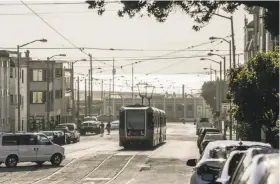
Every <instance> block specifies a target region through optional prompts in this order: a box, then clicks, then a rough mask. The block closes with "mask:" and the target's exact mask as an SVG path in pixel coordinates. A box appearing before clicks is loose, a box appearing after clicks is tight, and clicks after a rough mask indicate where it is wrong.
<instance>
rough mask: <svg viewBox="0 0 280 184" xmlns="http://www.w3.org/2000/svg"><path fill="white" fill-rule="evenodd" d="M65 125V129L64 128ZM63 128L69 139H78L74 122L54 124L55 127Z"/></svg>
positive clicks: (78, 133) (77, 140)
mask: <svg viewBox="0 0 280 184" xmlns="http://www.w3.org/2000/svg"><path fill="white" fill-rule="evenodd" d="M65 127H66V128H67V129H65ZM59 128H63V129H65V130H67V132H68V133H70V139H71V141H72V142H79V141H80V132H79V131H78V127H77V125H76V124H75V123H63V124H59V125H57V126H56V129H59Z"/></svg>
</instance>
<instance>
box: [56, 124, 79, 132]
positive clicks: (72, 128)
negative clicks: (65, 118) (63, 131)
mask: <svg viewBox="0 0 280 184" xmlns="http://www.w3.org/2000/svg"><path fill="white" fill-rule="evenodd" d="M65 127H67V128H68V129H69V130H70V131H73V130H74V129H75V126H74V125H70V124H67V125H65V124H64V125H58V126H57V128H65Z"/></svg>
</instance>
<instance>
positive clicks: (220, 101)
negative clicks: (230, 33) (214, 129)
mask: <svg viewBox="0 0 280 184" xmlns="http://www.w3.org/2000/svg"><path fill="white" fill-rule="evenodd" d="M211 54H212V53H211ZM211 54H208V55H211ZM200 60H208V61H212V62H214V63H217V64H219V65H220V82H219V90H217V91H219V94H220V95H217V96H219V100H218V99H217V101H216V103H217V112H220V108H221V106H222V98H221V94H222V85H221V79H222V62H221V61H220V62H218V61H215V60H213V59H210V58H200ZM216 82H217V84H218V81H216ZM217 87H218V86H217Z"/></svg>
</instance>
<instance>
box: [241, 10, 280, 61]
mask: <svg viewBox="0 0 280 184" xmlns="http://www.w3.org/2000/svg"><path fill="white" fill-rule="evenodd" d="M266 11H267V10H266V9H264V8H262V7H254V8H251V9H250V11H249V12H250V14H251V15H252V16H253V20H252V21H251V22H248V19H247V18H245V20H244V21H245V26H244V61H245V64H246V62H247V61H248V59H249V58H250V57H255V56H256V54H257V52H259V51H263V52H267V51H269V50H274V48H275V46H278V45H279V41H278V40H279V36H276V37H275V36H272V35H271V34H270V33H269V32H268V31H267V30H266V29H265V26H264V20H263V18H262V17H263V15H264V14H265V12H266Z"/></svg>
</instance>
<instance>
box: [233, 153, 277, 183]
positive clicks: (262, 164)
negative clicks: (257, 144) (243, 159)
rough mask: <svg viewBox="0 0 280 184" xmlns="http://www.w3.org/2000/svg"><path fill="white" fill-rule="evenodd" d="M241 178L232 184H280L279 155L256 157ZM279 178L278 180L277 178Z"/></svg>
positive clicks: (244, 170)
mask: <svg viewBox="0 0 280 184" xmlns="http://www.w3.org/2000/svg"><path fill="white" fill-rule="evenodd" d="M242 170H243V171H242V172H240V176H238V177H237V178H236V180H234V181H232V183H238V184H240V183H246V184H256V183H257V184H266V183H267V184H274V183H275V184H276V183H279V153H272V154H259V155H256V156H255V157H254V158H253V160H252V162H251V163H250V164H249V165H248V167H246V168H242ZM276 176H278V179H277V177H276Z"/></svg>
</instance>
